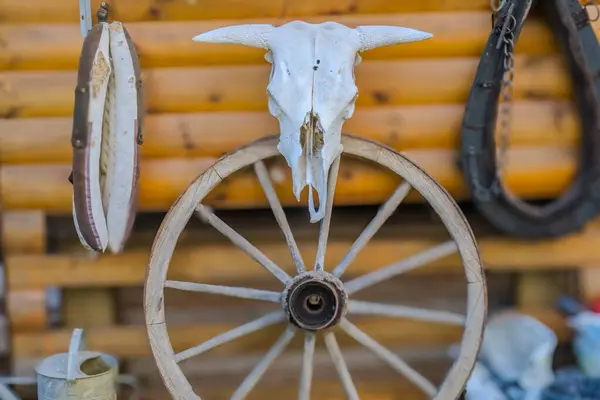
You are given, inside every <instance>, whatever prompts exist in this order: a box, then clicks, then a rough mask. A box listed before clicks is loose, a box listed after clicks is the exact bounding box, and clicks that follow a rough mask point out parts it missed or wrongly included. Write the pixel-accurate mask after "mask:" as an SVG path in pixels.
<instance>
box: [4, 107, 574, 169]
mask: <svg viewBox="0 0 600 400" xmlns="http://www.w3.org/2000/svg"><path fill="white" fill-rule="evenodd" d="M512 112H513V116H512V125H511V134H510V144H511V145H512V146H571V145H574V144H575V143H576V142H577V138H578V135H579V121H578V117H577V116H576V115H575V112H574V110H573V107H572V105H571V103H570V102H568V101H541V100H539V101H517V102H515V103H514V104H513V111H512ZM463 113H464V105H463V104H456V105H425V106H397V107H396V106H379V107H359V108H357V109H356V113H355V115H354V116H353V117H352V118H350V119H349V120H348V121H346V123H345V125H344V130H345V131H346V132H350V133H353V134H356V135H358V136H361V137H366V138H369V139H371V140H375V141H377V142H380V143H384V144H386V145H388V146H392V147H394V148H396V149H399V150H408V149H424V148H455V147H456V144H457V143H458V141H459V132H460V126H461V123H462V117H463ZM432 116H435V118H432ZM72 126H73V121H72V120H71V118H69V117H48V118H16V119H3V120H0V148H1V149H2V151H1V152H0V164H3V163H4V164H27V163H67V162H68V163H70V162H71V156H72V151H73V149H72V147H71V140H70V138H71V129H72ZM278 131H279V127H278V123H277V120H276V119H275V118H273V117H272V116H271V115H270V114H269V113H267V112H261V111H248V112H243V111H239V112H207V113H196V114H151V115H149V116H148V117H147V119H146V121H145V123H144V145H143V146H142V147H141V150H142V155H143V157H147V158H150V157H152V158H177V157H219V156H221V155H222V154H224V153H227V152H229V151H232V150H233V149H235V148H237V147H239V146H242V145H245V144H246V143H249V142H251V141H253V140H256V139H258V138H260V137H263V136H266V135H271V134H274V133H276V132H278Z"/></svg>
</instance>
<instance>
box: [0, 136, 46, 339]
mask: <svg viewBox="0 0 600 400" xmlns="http://www.w3.org/2000/svg"><path fill="white" fill-rule="evenodd" d="M0 148H1V147H0ZM0 226H1V229H0V239H1V240H2V243H1V245H2V250H3V252H4V255H5V256H6V255H8V254H12V255H16V254H36V255H43V254H44V253H45V252H46V240H47V236H46V233H47V232H46V228H47V227H46V215H45V214H44V213H43V212H41V211H39V210H32V211H12V212H4V213H2V214H0ZM5 270H6V276H10V274H11V273H12V272H13V271H12V269H11V268H10V267H8V266H5ZM6 316H7V318H8V321H9V324H10V328H11V331H12V332H23V331H41V330H43V329H45V328H46V326H47V322H48V315H47V311H46V291H45V288H36V289H24V290H18V289H17V290H7V291H6Z"/></svg>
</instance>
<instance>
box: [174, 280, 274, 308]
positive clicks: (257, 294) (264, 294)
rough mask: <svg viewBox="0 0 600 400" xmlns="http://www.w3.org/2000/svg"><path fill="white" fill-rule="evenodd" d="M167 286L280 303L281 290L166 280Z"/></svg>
mask: <svg viewBox="0 0 600 400" xmlns="http://www.w3.org/2000/svg"><path fill="white" fill-rule="evenodd" d="M165 287H167V288H171V289H178V290H185V291H188V292H200V293H211V294H221V295H223V296H230V297H239V298H241V299H251V300H263V301H269V302H271V303H279V301H280V300H281V292H274V291H271V290H259V289H250V288H245V287H235V286H220V285H207V284H204V283H195V282H181V281H166V282H165Z"/></svg>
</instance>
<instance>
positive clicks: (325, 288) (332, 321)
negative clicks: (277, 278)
mask: <svg viewBox="0 0 600 400" xmlns="http://www.w3.org/2000/svg"><path fill="white" fill-rule="evenodd" d="M347 298H348V296H347V294H346V292H345V291H344V287H343V284H342V282H341V281H340V280H339V279H338V278H336V277H335V276H333V275H332V274H329V273H327V272H316V271H308V272H305V273H303V274H301V275H298V276H297V277H296V278H295V279H293V280H292V282H290V283H289V284H288V285H287V287H286V289H285V290H284V292H283V296H282V300H283V304H282V305H283V309H284V311H285V313H286V315H287V316H288V319H289V321H290V322H291V323H292V324H294V325H296V326H297V327H299V328H302V329H305V330H308V331H320V330H323V329H327V328H331V327H332V326H334V325H336V324H337V323H338V322H339V321H340V320H341V319H342V317H343V316H344V315H345V314H346V302H347Z"/></svg>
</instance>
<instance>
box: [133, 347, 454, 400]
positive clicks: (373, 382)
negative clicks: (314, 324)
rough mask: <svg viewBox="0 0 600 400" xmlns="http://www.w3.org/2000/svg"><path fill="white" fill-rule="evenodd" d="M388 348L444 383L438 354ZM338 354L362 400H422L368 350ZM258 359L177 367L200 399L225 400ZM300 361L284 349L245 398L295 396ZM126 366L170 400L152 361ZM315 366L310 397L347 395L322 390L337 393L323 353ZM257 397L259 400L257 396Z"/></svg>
mask: <svg viewBox="0 0 600 400" xmlns="http://www.w3.org/2000/svg"><path fill="white" fill-rule="evenodd" d="M391 350H392V351H394V352H395V353H396V354H398V355H399V356H400V357H402V359H403V360H405V361H406V362H407V363H409V365H411V366H412V367H413V368H415V369H416V370H417V371H419V372H421V373H422V374H423V375H424V376H426V377H427V378H428V379H429V380H431V381H432V382H434V383H435V384H439V383H440V382H441V381H442V380H443V378H444V376H445V374H446V373H447V371H448V370H449V368H450V364H451V362H450V360H449V359H448V357H447V356H446V354H444V353H445V352H444V351H443V350H442V351H439V350H438V349H436V350H438V351H436V350H433V351H431V350H422V349H419V350H416V351H413V350H406V349H391ZM342 351H343V354H344V360H345V361H346V363H347V364H348V369H349V370H350V371H351V374H352V379H353V380H354V382H355V383H356V385H357V387H358V390H359V394H360V396H361V397H360V398H361V399H369V398H371V397H370V396H371V395H375V393H377V396H378V397H376V398H378V399H381V398H382V397H379V396H385V397H383V398H385V399H398V397H397V396H398V393H402V400H406V399H419V400H425V397H424V396H423V394H422V393H420V389H418V388H417V387H415V386H413V385H411V384H410V383H409V381H407V380H406V379H404V378H402V377H401V376H400V375H398V373H397V372H395V371H394V370H392V369H391V368H390V367H389V366H387V365H386V364H385V363H383V362H382V361H381V360H379V359H377V358H376V357H375V356H374V355H373V354H372V353H370V352H369V351H368V350H364V349H354V348H350V349H349V348H344V349H342ZM262 355H263V354H256V356H254V357H245V356H233V357H223V356H219V357H211V356H210V355H204V356H202V357H200V358H197V359H191V360H186V362H185V363H183V364H182V365H181V367H182V371H183V373H184V374H185V376H186V378H188V380H189V381H190V383H191V384H192V387H194V388H195V389H196V390H197V392H198V393H199V394H200V395H202V396H203V398H210V399H215V398H224V399H229V398H230V396H231V392H232V391H233V390H234V389H235V388H236V387H237V386H238V385H239V383H240V382H241V381H242V380H243V379H244V377H245V375H247V374H248V372H249V371H250V370H251V368H252V366H254V365H256V363H257V362H258V358H259V357H260V356H262ZM301 357H302V356H301V354H300V352H299V351H292V350H289V349H287V350H286V351H284V352H283V354H281V355H280V356H279V357H278V358H277V359H276V360H275V362H274V363H273V364H272V365H271V367H270V368H269V370H268V371H269V372H270V373H267V374H265V375H264V376H263V377H262V378H261V380H260V382H259V384H258V385H257V387H256V388H255V389H254V390H253V391H252V392H251V395H250V397H249V398H256V399H259V398H262V399H271V398H275V399H292V398H295V397H296V396H297V393H295V391H297V389H298V388H297V378H298V375H299V370H300V369H299V368H300V362H301V361H300V360H301V359H302V358H301ZM127 366H128V370H129V371H131V373H133V374H135V375H136V376H138V377H139V378H140V381H141V382H143V384H142V386H143V389H142V390H143V392H144V393H148V394H150V393H152V396H150V397H151V398H152V399H153V400H158V399H165V400H167V399H169V400H171V399H172V397H166V396H168V394H167V393H166V390H165V389H164V386H163V385H162V381H161V380H160V377H159V375H158V371H157V367H156V365H154V361H153V360H148V359H145V358H140V359H135V360H131V361H129V362H128V364H127ZM314 366H315V370H314V374H313V376H314V380H313V388H312V390H311V395H312V398H314V399H330V398H335V399H340V400H342V399H344V400H345V399H346V397H345V396H343V394H342V392H341V391H339V392H338V394H336V393H335V392H334V393H331V392H324V391H323V390H325V387H327V386H328V385H332V386H334V387H335V386H338V387H339V389H341V386H340V385H339V382H338V380H339V378H338V375H337V372H336V370H335V368H334V367H333V364H332V362H331V359H330V356H329V354H328V353H327V352H326V350H325V349H317V351H316V352H315V357H314ZM232 370H233V372H232ZM236 372H237V373H236ZM334 383H336V385H334ZM367 383H369V386H371V387H375V388H377V389H376V392H375V393H374V392H373V389H369V388H368V387H367ZM161 386H163V387H161ZM267 390H268V392H267ZM227 394H228V395H229V396H227ZM259 395H260V396H262V397H259ZM205 396H206V397H205ZM222 396H225V397H222ZM332 396H333V397H332Z"/></svg>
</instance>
